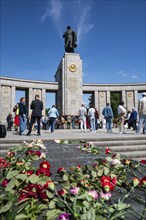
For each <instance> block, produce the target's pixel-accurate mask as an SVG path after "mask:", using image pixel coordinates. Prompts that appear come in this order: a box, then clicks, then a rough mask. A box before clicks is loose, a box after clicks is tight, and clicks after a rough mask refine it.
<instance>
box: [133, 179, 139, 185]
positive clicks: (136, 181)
mask: <svg viewBox="0 0 146 220" xmlns="http://www.w3.org/2000/svg"><path fill="white" fill-rule="evenodd" d="M139 184H140V179H138V178H137V177H134V178H133V186H134V187H136V186H138V185H139Z"/></svg>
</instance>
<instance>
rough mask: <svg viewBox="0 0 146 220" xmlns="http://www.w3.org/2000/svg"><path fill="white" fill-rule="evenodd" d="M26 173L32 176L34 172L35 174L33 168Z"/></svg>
mask: <svg viewBox="0 0 146 220" xmlns="http://www.w3.org/2000/svg"><path fill="white" fill-rule="evenodd" d="M25 174H26V175H27V176H31V175H32V174H34V171H33V170H27V171H26V172H25Z"/></svg>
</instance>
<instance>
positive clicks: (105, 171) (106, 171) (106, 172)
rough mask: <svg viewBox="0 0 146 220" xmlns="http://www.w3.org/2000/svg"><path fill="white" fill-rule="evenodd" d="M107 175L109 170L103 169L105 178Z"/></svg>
mask: <svg viewBox="0 0 146 220" xmlns="http://www.w3.org/2000/svg"><path fill="white" fill-rule="evenodd" d="M108 173H109V169H108V168H107V167H104V175H105V176H107V175H108Z"/></svg>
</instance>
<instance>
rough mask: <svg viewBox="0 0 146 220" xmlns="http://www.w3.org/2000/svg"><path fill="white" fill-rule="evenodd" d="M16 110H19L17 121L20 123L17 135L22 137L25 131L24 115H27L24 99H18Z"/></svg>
mask: <svg viewBox="0 0 146 220" xmlns="http://www.w3.org/2000/svg"><path fill="white" fill-rule="evenodd" d="M18 109H19V121H20V127H19V135H22V134H24V131H25V130H26V113H27V111H26V106H25V98H24V97H22V98H21V99H20V102H19V103H18Z"/></svg>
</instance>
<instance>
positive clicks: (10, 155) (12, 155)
mask: <svg viewBox="0 0 146 220" xmlns="http://www.w3.org/2000/svg"><path fill="white" fill-rule="evenodd" d="M14 155H15V152H14V151H9V152H7V156H8V157H14Z"/></svg>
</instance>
